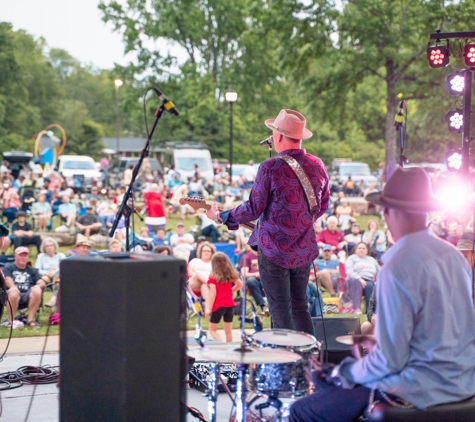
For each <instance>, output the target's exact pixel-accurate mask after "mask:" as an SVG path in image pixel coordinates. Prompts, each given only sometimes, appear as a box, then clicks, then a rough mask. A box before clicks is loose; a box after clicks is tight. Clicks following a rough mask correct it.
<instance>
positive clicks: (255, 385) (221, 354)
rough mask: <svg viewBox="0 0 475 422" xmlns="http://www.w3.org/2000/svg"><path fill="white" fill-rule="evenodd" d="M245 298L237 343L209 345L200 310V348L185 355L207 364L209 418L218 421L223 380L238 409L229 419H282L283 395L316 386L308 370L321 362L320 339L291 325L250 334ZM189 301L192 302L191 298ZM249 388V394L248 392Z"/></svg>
mask: <svg viewBox="0 0 475 422" xmlns="http://www.w3.org/2000/svg"><path fill="white" fill-rule="evenodd" d="M244 291H245V290H244ZM188 299H189V297H188ZM189 302H190V301H189ZM245 302H246V301H245V300H243V301H242V306H241V308H242V309H241V311H242V312H241V313H242V315H241V342H239V343H214V344H205V341H206V333H205V332H204V331H203V330H202V329H201V324H200V319H201V318H200V313H199V312H198V319H197V324H196V330H195V339H196V341H197V343H198V345H199V347H195V348H191V347H190V348H189V349H188V351H187V355H188V356H189V357H190V358H193V359H195V360H196V363H195V365H199V366H201V367H203V365H205V364H207V365H208V368H207V371H206V377H205V378H206V380H205V382H206V384H207V396H208V413H209V422H216V417H217V413H216V411H217V399H218V393H219V388H218V387H219V382H220V381H221V383H222V385H223V387H224V389H225V390H226V391H227V393H228V394H229V396H230V397H231V400H232V402H233V403H234V407H235V410H234V412H233V413H232V416H231V419H230V421H232V422H258V421H259V422H260V421H268V422H274V421H283V420H284V418H286V417H287V416H288V412H289V409H290V406H291V404H292V402H286V403H285V404H284V403H283V401H282V399H291V400H294V401H295V399H298V398H301V397H303V396H305V395H307V394H311V393H313V391H314V385H313V384H312V383H311V381H309V379H310V378H311V377H309V376H308V375H309V374H310V372H311V369H312V367H313V366H314V363H315V362H318V361H319V362H320V365H323V355H324V353H322V350H321V349H322V344H321V343H320V342H318V341H317V340H316V339H315V337H313V336H312V335H310V334H307V333H304V332H299V331H293V330H287V329H266V330H262V331H257V332H255V333H254V334H252V335H248V334H247V333H246V332H245V330H244V322H245V312H246V310H245V309H246V304H245ZM189 305H191V306H193V303H189ZM359 337H365V339H364V340H366V337H367V336H358V335H352V336H351V335H350V336H343V337H341V338H339V339H337V340H338V341H340V342H342V343H345V344H353V345H357V344H359V342H360V339H359ZM230 366H231V369H230ZM223 367H226V369H225V371H226V373H227V374H228V378H231V379H232V381H233V391H235V397H234V398H233V397H232V394H231V391H230V388H229V387H228V385H229V383H228V385H226V384H225V383H224V382H223V378H224V377H223ZM234 368H235V371H233V369H234ZM201 371H202V369H201ZM190 373H191V372H190ZM248 392H250V393H251V394H250V395H249V397H248ZM263 399H264V400H263ZM258 402H259V403H258ZM256 403H258V404H256ZM268 408H274V409H275V411H274V413H273V414H272V415H270V416H269V413H267V414H264V413H263V410H264V409H268Z"/></svg>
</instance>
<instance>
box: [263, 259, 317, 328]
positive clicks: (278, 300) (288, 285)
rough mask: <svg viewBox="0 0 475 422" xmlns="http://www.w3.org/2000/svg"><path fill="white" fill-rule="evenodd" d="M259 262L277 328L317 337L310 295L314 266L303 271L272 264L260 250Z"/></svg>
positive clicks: (305, 266) (274, 324) (268, 302)
mask: <svg viewBox="0 0 475 422" xmlns="http://www.w3.org/2000/svg"><path fill="white" fill-rule="evenodd" d="M258 263H259V275H260V277H261V283H262V286H263V287H264V291H265V293H266V297H267V304H268V305H269V310H270V314H271V317H272V322H273V326H274V328H286V329H289V330H297V331H304V332H306V333H309V334H311V335H314V328H313V323H312V318H311V317H310V313H309V312H308V303H307V294H306V292H307V283H308V278H309V275H310V264H309V265H304V266H303V267H300V268H283V267H280V266H279V265H276V264H274V263H273V262H271V261H269V260H268V259H267V258H266V257H265V256H264V254H263V253H262V251H260V250H259V253H258Z"/></svg>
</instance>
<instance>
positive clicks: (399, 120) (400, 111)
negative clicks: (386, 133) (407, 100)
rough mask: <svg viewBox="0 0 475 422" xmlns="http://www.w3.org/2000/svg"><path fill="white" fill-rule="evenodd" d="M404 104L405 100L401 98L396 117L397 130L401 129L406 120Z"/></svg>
mask: <svg viewBox="0 0 475 422" xmlns="http://www.w3.org/2000/svg"><path fill="white" fill-rule="evenodd" d="M404 105H405V104H404V100H401V102H400V103H399V108H398V111H397V113H396V116H395V117H394V126H395V127H396V130H399V128H400V127H401V126H402V123H403V121H404Z"/></svg>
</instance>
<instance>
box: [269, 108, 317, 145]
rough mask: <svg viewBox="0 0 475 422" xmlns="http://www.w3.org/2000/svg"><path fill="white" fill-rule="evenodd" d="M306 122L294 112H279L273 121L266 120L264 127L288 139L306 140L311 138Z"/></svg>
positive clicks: (299, 114) (302, 116)
mask: <svg viewBox="0 0 475 422" xmlns="http://www.w3.org/2000/svg"><path fill="white" fill-rule="evenodd" d="M306 123H307V120H306V119H305V117H304V115H303V114H302V113H299V112H298V111H295V110H289V109H284V110H280V113H279V115H278V116H277V117H276V118H275V119H268V120H266V121H265V125H266V126H267V127H268V128H269V129H272V130H275V131H277V132H279V133H281V134H282V135H284V136H287V137H288V138H294V139H308V138H310V137H312V136H313V133H312V132H310V131H309V130H308V129H307V128H306V127H305V125H306Z"/></svg>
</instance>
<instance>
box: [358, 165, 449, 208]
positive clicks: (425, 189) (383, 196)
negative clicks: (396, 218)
mask: <svg viewBox="0 0 475 422" xmlns="http://www.w3.org/2000/svg"><path fill="white" fill-rule="evenodd" d="M365 199H366V200H367V201H368V202H371V203H372V204H377V205H381V206H383V207H388V208H395V209H400V210H405V211H409V212H430V211H440V210H442V209H443V208H444V204H443V203H442V202H441V201H440V200H439V199H437V198H435V197H434V196H433V193H432V184H431V180H430V178H429V176H428V174H427V173H426V172H425V170H424V169H422V168H420V167H411V168H408V169H403V168H400V167H398V168H397V169H396V170H395V171H394V173H393V174H392V176H391V177H390V178H389V180H388V181H387V183H386V185H385V186H384V188H383V190H382V192H372V193H369V194H368V195H366V196H365Z"/></svg>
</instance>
